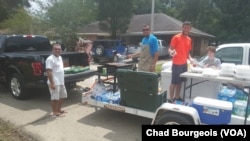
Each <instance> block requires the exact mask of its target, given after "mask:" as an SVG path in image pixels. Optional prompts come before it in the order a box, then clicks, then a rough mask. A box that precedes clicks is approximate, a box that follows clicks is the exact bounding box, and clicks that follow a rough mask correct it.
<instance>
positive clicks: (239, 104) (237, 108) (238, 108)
mask: <svg viewBox="0 0 250 141" xmlns="http://www.w3.org/2000/svg"><path fill="white" fill-rule="evenodd" d="M246 107H247V102H246V101H243V100H236V101H235V102H234V106H233V114H235V115H237V116H242V117H244V116H245V113H246Z"/></svg>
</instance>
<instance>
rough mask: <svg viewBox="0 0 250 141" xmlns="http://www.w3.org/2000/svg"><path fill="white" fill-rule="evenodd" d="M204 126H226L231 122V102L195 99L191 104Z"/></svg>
mask: <svg viewBox="0 0 250 141" xmlns="http://www.w3.org/2000/svg"><path fill="white" fill-rule="evenodd" d="M192 107H194V108H195V109H196V110H197V111H198V113H199V116H200V120H201V122H202V123H204V124H212V125H217V124H228V123H230V121H231V114H232V109H233V104H232V102H229V101H222V100H217V99H211V98H205V97H196V98H194V100H193V102H192Z"/></svg>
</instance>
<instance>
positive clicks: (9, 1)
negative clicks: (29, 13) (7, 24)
mask: <svg viewBox="0 0 250 141" xmlns="http://www.w3.org/2000/svg"><path fill="white" fill-rule="evenodd" d="M23 6H30V4H29V1H28V0H0V13H1V14H0V22H2V21H4V20H6V19H7V18H8V17H9V16H10V15H12V14H14V13H15V12H16V9H19V8H22V7H23Z"/></svg>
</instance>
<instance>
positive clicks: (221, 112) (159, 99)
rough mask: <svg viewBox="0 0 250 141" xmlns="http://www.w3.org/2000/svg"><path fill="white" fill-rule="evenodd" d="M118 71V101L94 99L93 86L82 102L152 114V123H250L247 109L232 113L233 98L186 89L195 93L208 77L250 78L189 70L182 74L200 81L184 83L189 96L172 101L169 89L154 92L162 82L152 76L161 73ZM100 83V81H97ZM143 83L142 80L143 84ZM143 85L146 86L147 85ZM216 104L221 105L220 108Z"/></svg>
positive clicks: (248, 83)
mask: <svg viewBox="0 0 250 141" xmlns="http://www.w3.org/2000/svg"><path fill="white" fill-rule="evenodd" d="M116 75H117V79H118V84H117V85H118V87H119V88H118V89H119V92H120V95H121V97H120V98H121V100H120V102H119V103H114V102H111V101H106V102H102V101H100V100H96V99H94V98H93V89H91V90H90V91H88V92H85V93H83V94H82V103H84V104H88V105H91V106H94V107H96V108H104V109H110V110H114V111H119V112H123V113H128V114H132V115H136V116H142V117H146V118H150V119H152V122H151V124H152V125H162V124H164V125H209V124H238V125H239V124H241V125H244V124H245V125H249V124H250V117H247V116H248V113H247V110H246V114H245V117H240V116H236V115H232V114H231V111H230V110H232V106H231V107H230V104H231V105H232V103H231V102H228V101H222V100H217V99H216V98H214V99H212V98H205V97H199V96H197V97H194V98H191V96H190V97H189V98H186V97H185V95H186V91H187V90H188V89H189V90H190V95H191V93H192V87H194V86H195V85H197V86H198V84H199V83H202V82H205V81H216V82H221V83H223V84H226V83H228V84H231V85H234V84H237V85H238V84H241V85H244V86H246V87H248V86H250V81H246V80H237V79H235V78H232V77H220V76H218V77H205V76H202V74H194V73H190V72H185V73H183V74H182V75H181V77H186V78H187V79H191V80H193V79H196V80H200V82H199V83H196V84H192V83H191V84H190V85H189V86H186V83H185V84H184V89H185V90H184V94H183V97H184V98H185V102H184V103H181V102H178V101H177V102H176V103H168V102H167V96H166V95H167V92H166V91H163V92H160V93H159V92H157V93H155V92H153V91H156V89H157V90H158V82H155V81H153V80H150V79H151V78H152V79H154V80H155V79H159V76H158V75H157V74H155V73H151V74H149V73H148V72H138V71H133V70H129V69H117V70H116ZM149 75H150V76H149ZM138 76H141V77H138ZM148 76H149V77H148ZM145 78H146V79H145ZM139 79H142V80H139ZM147 80H148V82H147ZM96 83H100V81H96ZM140 83H142V85H141V84H140ZM147 83H148V85H147ZM143 85H146V86H145V87H143ZM149 86H152V87H150V88H149V89H148V88H147V87H149ZM190 88H191V89H190ZM152 89H153V90H152ZM147 91H150V92H147ZM130 93H131V95H130ZM143 93H144V94H143ZM245 94H247V96H249V93H248V92H245ZM128 95H129V96H128ZM138 97H140V99H138ZM195 100H196V102H197V100H198V103H201V104H203V105H201V107H198V108H197V105H196V107H195V106H193V105H194V104H193V103H192V102H193V101H195ZM199 100H201V101H199ZM149 101H153V103H151V105H147V104H146V105H145V104H143V103H147V102H149ZM213 103H217V105H215V107H211V105H212V106H213ZM225 105H229V106H228V107H229V108H231V109H223V106H224V108H228V107H226V106H225ZM248 105H249V98H248ZM150 106H152V107H153V108H152V107H151V108H150ZM216 106H220V107H219V108H218V107H216ZM204 109H205V110H204ZM204 111H205V112H204ZM225 111H228V112H229V114H230V116H228V114H227V115H225ZM204 115H205V116H204ZM226 116H227V117H226ZM207 119H208V120H211V119H212V121H206V120H207ZM226 121H228V122H226ZM225 122H226V123H225Z"/></svg>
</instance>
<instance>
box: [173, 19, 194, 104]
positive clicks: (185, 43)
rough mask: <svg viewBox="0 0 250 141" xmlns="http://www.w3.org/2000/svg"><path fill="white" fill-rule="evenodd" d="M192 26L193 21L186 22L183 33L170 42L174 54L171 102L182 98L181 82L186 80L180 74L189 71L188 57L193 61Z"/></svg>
mask: <svg viewBox="0 0 250 141" xmlns="http://www.w3.org/2000/svg"><path fill="white" fill-rule="evenodd" d="M191 28H192V25H191V22H188V21H186V22H184V23H183V25H182V33H179V34H176V35H175V36H173V38H172V39H171V42H170V48H169V54H170V55H171V56H172V80H171V85H170V88H169V89H170V90H169V95H170V102H174V100H182V99H181V98H180V91H181V84H182V82H183V81H185V79H184V78H181V77H180V74H181V73H183V72H186V71H187V59H189V60H190V62H192V60H193V59H192V58H191V55H190V51H191V48H192V40H191V38H190V37H189V36H188V34H189V32H190V30H191Z"/></svg>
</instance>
